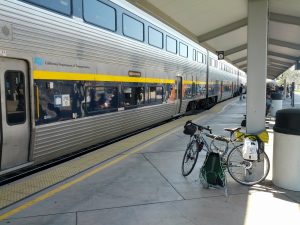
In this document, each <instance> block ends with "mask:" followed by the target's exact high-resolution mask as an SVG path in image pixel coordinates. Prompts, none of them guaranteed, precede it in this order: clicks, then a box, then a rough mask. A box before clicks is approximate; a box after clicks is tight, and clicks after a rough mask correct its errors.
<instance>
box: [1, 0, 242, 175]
mask: <svg viewBox="0 0 300 225" xmlns="http://www.w3.org/2000/svg"><path fill="white" fill-rule="evenodd" d="M0 28H1V29H0V90H1V154H0V155H1V171H0V174H5V173H7V172H10V171H14V170H16V169H19V168H22V167H26V166H30V165H33V164H34V165H37V164H39V163H42V162H45V161H48V160H52V159H55V158H57V157H60V156H63V155H66V154H69V153H72V152H75V151H78V150H80V149H83V148H86V147H88V146H92V145H95V144H97V143H101V142H104V141H107V140H110V139H113V138H116V137H119V136H122V135H125V134H127V133H130V132H133V131H136V130H138V129H141V128H144V127H147V126H150V125H152V124H155V123H159V122H162V121H165V120H168V119H170V118H172V117H175V116H178V115H182V114H184V113H185V112H186V111H188V110H192V109H195V108H199V107H203V106H205V105H207V104H215V103H217V102H219V101H222V100H225V99H228V98H231V97H233V96H234V95H235V94H236V92H237V89H238V86H239V85H240V83H245V80H246V74H245V73H244V72H243V71H240V70H239V69H237V68H235V67H234V66H232V65H230V64H229V63H227V62H226V61H223V60H222V61H218V60H217V56H216V55H215V54H213V53H212V52H209V51H208V50H206V49H205V48H203V47H201V46H200V45H199V44H197V43H196V42H194V41H192V40H190V39H189V38H187V37H185V36H184V35H182V34H180V33H179V32H177V31H175V30H174V29H172V28H170V27H169V26H167V25H165V24H164V23H162V22H160V21H159V20H157V19H155V18H153V17H152V16H150V15H148V14H146V13H145V12H143V11H141V10H139V9H138V8H136V7H134V6H133V5H131V4H130V3H128V2H126V1H124V0H51V1H43V0H1V3H0Z"/></svg>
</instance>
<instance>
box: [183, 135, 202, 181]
mask: <svg viewBox="0 0 300 225" xmlns="http://www.w3.org/2000/svg"><path fill="white" fill-rule="evenodd" d="M198 154H199V151H198V149H197V141H196V140H195V139H193V140H192V141H191V142H190V143H189V144H188V147H187V149H186V150H185V153H184V156H183V159H182V164H181V172H182V175H183V176H187V175H189V174H190V173H191V172H192V171H193V169H194V167H195V164H196V162H197V159H198Z"/></svg>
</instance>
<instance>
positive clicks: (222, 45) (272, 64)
mask: <svg viewBox="0 0 300 225" xmlns="http://www.w3.org/2000/svg"><path fill="white" fill-rule="evenodd" d="M127 1H128V2H130V3H132V4H133V5H135V6H137V7H138V8H141V9H142V10H143V11H146V12H148V13H149V14H151V15H152V16H154V17H156V18H157V19H159V20H161V21H163V22H164V23H166V24H168V25H169V26H171V27H172V28H174V29H175V30H177V31H179V32H180V33H182V34H184V35H186V36H188V37H189V38H191V39H192V40H194V41H196V42H198V43H199V44H200V45H202V46H203V47H205V48H207V49H209V50H210V51H212V52H216V51H224V54H225V60H226V61H228V62H230V63H232V64H233V65H235V66H236V67H238V68H240V69H241V70H244V71H245V72H247V15H248V13H247V9H248V0H127ZM268 30H269V34H268V65H267V77H268V78H269V79H274V78H276V77H278V76H279V75H280V74H282V73H283V72H284V71H286V70H287V69H288V68H290V67H291V66H293V65H294V64H295V63H296V62H297V60H299V59H300V0H269V27H268Z"/></svg>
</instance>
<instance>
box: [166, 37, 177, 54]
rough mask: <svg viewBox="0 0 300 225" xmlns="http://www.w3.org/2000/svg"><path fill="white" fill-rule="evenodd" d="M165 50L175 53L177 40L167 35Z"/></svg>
mask: <svg viewBox="0 0 300 225" xmlns="http://www.w3.org/2000/svg"><path fill="white" fill-rule="evenodd" d="M167 51H168V52H171V53H174V54H177V40H175V39H174V38H171V37H169V36H167Z"/></svg>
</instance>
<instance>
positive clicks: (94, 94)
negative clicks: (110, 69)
mask: <svg viewBox="0 0 300 225" xmlns="http://www.w3.org/2000/svg"><path fill="white" fill-rule="evenodd" d="M117 109H118V88H117V87H105V86H96V87H87V88H86V99H85V110H86V112H87V113H88V114H89V115H91V114H99V113H108V112H113V111H117Z"/></svg>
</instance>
